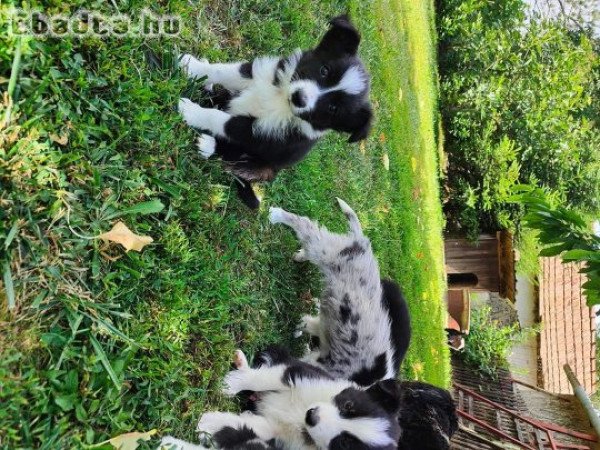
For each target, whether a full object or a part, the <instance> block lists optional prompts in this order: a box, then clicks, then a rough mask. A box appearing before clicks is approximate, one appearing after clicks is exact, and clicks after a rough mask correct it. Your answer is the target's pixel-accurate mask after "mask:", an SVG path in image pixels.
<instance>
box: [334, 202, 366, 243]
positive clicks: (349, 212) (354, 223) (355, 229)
mask: <svg viewBox="0 0 600 450" xmlns="http://www.w3.org/2000/svg"><path fill="white" fill-rule="evenodd" d="M337 201H338V203H339V205H340V208H341V209H342V212H343V213H344V214H345V215H346V217H347V218H348V224H349V225H350V231H352V233H354V234H355V235H357V236H362V235H363V232H362V227H361V226H360V221H359V220H358V216H357V215H356V213H355V212H354V210H353V209H352V208H350V206H348V203H346V202H345V201H344V200H342V199H341V198H337Z"/></svg>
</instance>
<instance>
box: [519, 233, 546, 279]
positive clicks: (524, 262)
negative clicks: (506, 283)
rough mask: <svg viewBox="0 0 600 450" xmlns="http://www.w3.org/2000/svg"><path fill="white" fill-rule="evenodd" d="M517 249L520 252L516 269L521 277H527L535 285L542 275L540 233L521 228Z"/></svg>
mask: <svg viewBox="0 0 600 450" xmlns="http://www.w3.org/2000/svg"><path fill="white" fill-rule="evenodd" d="M515 248H516V249H517V251H518V252H519V259H518V260H517V264H516V269H517V273H518V274H519V275H523V276H525V277H526V278H527V279H529V281H531V282H532V283H535V282H536V281H537V277H538V275H539V274H540V258H539V253H540V250H541V248H540V243H539V240H538V232H537V231H536V230H531V229H529V228H521V229H520V230H519V234H518V235H517V236H516V242H515Z"/></svg>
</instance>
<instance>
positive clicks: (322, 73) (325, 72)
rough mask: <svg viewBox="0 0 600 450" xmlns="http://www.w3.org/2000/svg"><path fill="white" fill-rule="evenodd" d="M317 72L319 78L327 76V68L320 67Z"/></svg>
mask: <svg viewBox="0 0 600 450" xmlns="http://www.w3.org/2000/svg"><path fill="white" fill-rule="evenodd" d="M319 72H320V73H321V77H323V78H325V77H327V75H329V67H327V66H321V70H319Z"/></svg>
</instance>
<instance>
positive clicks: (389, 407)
mask: <svg viewBox="0 0 600 450" xmlns="http://www.w3.org/2000/svg"><path fill="white" fill-rule="evenodd" d="M367 394H369V395H370V396H371V398H372V399H373V400H375V401H376V402H377V403H378V404H379V405H380V406H381V407H382V408H383V409H384V410H385V411H387V412H388V413H390V414H397V413H398V411H400V398H401V390H400V382H398V381H397V380H394V379H389V380H383V381H378V382H377V383H375V384H374V385H373V386H371V387H370V388H369V389H367Z"/></svg>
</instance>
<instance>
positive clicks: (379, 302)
mask: <svg viewBox="0 0 600 450" xmlns="http://www.w3.org/2000/svg"><path fill="white" fill-rule="evenodd" d="M338 203H339V205H340V207H341V209H342V211H343V212H344V214H345V215H346V217H347V218H348V221H349V226H350V231H349V233H347V234H335V233H331V232H330V231H328V230H327V229H326V228H324V227H320V226H319V225H318V224H317V223H315V222H313V221H312V220H310V219H308V218H307V217H301V216H297V215H295V214H292V213H289V212H287V211H284V210H283V209H281V208H271V210H270V220H271V222H272V223H282V224H284V225H287V226H289V227H291V228H292V229H293V230H294V231H295V232H296V235H297V237H298V239H299V240H300V243H301V245H302V248H301V249H300V250H299V251H298V252H297V253H296V254H295V255H294V259H295V260H296V261H310V262H312V263H313V264H315V265H316V266H317V267H319V269H320V270H321V272H322V274H323V277H324V284H325V286H324V290H323V294H322V296H321V299H320V309H319V316H318V317H311V316H305V317H304V319H303V325H302V327H303V329H304V330H305V331H307V332H308V333H309V334H311V335H313V336H317V337H318V338H319V349H318V351H315V352H313V353H312V354H310V355H309V356H308V357H307V358H306V360H307V361H310V362H311V363H313V364H316V365H318V366H319V367H322V368H323V369H325V370H326V371H327V372H328V373H329V374H331V375H332V376H334V377H335V378H344V379H348V380H350V381H353V382H355V383H356V384H358V385H360V386H370V385H372V384H373V383H375V382H377V381H379V380H384V379H388V378H395V377H396V376H397V375H398V370H399V368H400V363H401V362H402V360H403V358H404V356H405V354H406V350H407V349H408V345H409V342H410V335H411V328H410V316H409V312H408V308H407V305H406V302H405V300H404V298H403V296H402V294H401V292H400V289H399V287H398V285H397V284H396V283H394V282H393V281H389V280H381V278H380V273H379V266H378V264H377V260H376V259H375V255H374V254H373V250H372V248H371V242H370V241H369V239H368V238H367V237H366V236H365V235H364V234H363V232H362V229H361V226H360V222H359V220H358V217H357V215H356V213H355V212H354V211H353V210H352V209H351V208H350V207H349V206H348V204H346V202H344V201H343V200H341V199H338Z"/></svg>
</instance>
